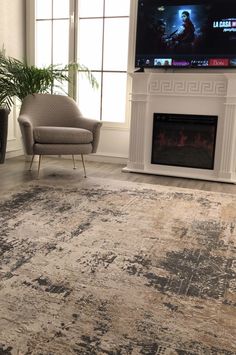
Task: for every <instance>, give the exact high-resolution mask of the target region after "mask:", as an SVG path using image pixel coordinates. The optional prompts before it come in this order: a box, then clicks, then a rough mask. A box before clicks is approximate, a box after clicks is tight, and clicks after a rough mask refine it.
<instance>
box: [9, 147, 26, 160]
mask: <svg viewBox="0 0 236 355" xmlns="http://www.w3.org/2000/svg"><path fill="white" fill-rule="evenodd" d="M22 155H24V152H23V150H22V149H17V150H11V151H8V152H6V159H10V158H15V157H20V156H22Z"/></svg>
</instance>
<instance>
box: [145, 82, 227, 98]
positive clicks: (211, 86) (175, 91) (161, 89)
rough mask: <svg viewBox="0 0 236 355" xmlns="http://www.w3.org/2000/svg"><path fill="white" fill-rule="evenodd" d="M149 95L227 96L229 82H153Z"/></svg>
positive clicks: (150, 85)
mask: <svg viewBox="0 0 236 355" xmlns="http://www.w3.org/2000/svg"><path fill="white" fill-rule="evenodd" d="M149 93H150V94H156V95H172V96H179V95H180V96H182V95H188V96H207V97H209V96H211V97H212V96H213V97H214V96H215V97H224V96H226V94H227V82H226V81H222V80H221V81H216V80H211V81H210V80H152V81H151V82H150V84H149Z"/></svg>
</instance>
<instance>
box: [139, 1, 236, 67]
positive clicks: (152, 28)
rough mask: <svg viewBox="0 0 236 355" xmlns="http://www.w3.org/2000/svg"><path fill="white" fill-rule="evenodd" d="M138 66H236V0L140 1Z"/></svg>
mask: <svg viewBox="0 0 236 355" xmlns="http://www.w3.org/2000/svg"><path fill="white" fill-rule="evenodd" d="M135 67H139V68H140V67H151V68H153V67H155V68H158V67H165V68H168V67H174V68H184V67H189V68H197V67H200V68H232V67H235V68H236V3H235V0H209V1H199V0H190V1H188V0H185V1H182V0H174V1H167V0H164V1H162V0H138V15H137V33H136V56H135Z"/></svg>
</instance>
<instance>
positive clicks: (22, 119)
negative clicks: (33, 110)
mask: <svg viewBox="0 0 236 355" xmlns="http://www.w3.org/2000/svg"><path fill="white" fill-rule="evenodd" d="M18 122H19V125H20V130H21V134H22V139H23V144H24V148H25V153H26V154H28V155H33V154H34V151H33V146H34V136H33V125H32V123H31V121H30V118H29V117H28V116H27V115H20V116H19V117H18Z"/></svg>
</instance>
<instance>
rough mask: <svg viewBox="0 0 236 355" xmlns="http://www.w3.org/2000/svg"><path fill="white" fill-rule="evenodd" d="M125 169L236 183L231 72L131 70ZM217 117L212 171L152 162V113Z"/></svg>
mask: <svg viewBox="0 0 236 355" xmlns="http://www.w3.org/2000/svg"><path fill="white" fill-rule="evenodd" d="M130 75H131V76H132V81H133V84H132V93H131V126H130V148H129V159H128V164H127V167H126V168H125V169H124V170H125V171H130V172H140V173H149V174H157V175H168V176H177V177H188V178H195V179H204V180H212V181H223V182H231V183H236V145H235V143H236V74H232V73H229V74H226V73H222V74H218V73H217V74H215V73H206V74H204V73H200V74H192V73H151V72H150V73H133V74H130ZM154 112H157V113H158V112H159V113H178V114H181V113H182V114H197V115H216V116H218V126H217V137H216V151H215V164H214V170H206V169H195V168H186V167H175V166H164V165H156V164H151V150H152V128H153V113H154Z"/></svg>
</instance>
